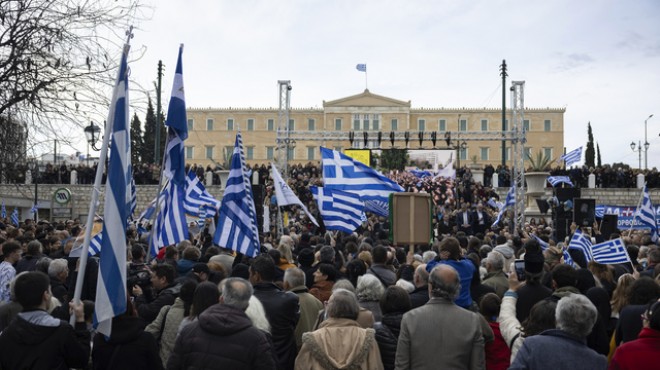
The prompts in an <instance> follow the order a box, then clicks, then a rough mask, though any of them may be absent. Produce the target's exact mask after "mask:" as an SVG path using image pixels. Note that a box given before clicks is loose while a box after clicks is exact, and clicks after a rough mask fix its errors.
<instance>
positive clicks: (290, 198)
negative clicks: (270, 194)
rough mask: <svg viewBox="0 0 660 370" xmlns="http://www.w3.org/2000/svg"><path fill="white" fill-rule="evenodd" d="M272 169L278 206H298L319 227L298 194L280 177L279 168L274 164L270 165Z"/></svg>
mask: <svg viewBox="0 0 660 370" xmlns="http://www.w3.org/2000/svg"><path fill="white" fill-rule="evenodd" d="M270 169H271V171H272V175H273V187H274V188H275V197H276V198H277V206H278V207H282V206H288V205H296V206H299V207H300V208H302V210H303V212H305V214H306V215H307V217H308V218H309V220H310V221H312V223H314V225H316V226H319V223H318V222H317V221H316V219H315V218H314V216H312V214H311V213H309V210H307V207H305V205H304V204H303V202H301V201H300V199H298V197H297V196H296V194H295V193H294V192H293V190H291V188H290V187H289V185H287V184H286V182H285V181H284V179H283V178H282V175H280V172H279V171H278V170H277V167H275V165H274V164H273V163H271V164H270Z"/></svg>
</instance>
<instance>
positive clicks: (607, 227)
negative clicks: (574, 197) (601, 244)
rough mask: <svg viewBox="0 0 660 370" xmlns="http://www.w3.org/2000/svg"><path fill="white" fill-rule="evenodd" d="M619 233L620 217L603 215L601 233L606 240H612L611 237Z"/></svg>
mask: <svg viewBox="0 0 660 370" xmlns="http://www.w3.org/2000/svg"><path fill="white" fill-rule="evenodd" d="M618 232H619V216H617V215H603V220H602V221H601V222H600V233H601V234H602V235H603V238H604V239H605V240H609V239H610V235H612V234H615V233H618Z"/></svg>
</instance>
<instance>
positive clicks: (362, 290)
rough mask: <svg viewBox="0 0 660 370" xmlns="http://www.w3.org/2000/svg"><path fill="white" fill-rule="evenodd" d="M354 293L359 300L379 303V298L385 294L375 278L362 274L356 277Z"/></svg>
mask: <svg viewBox="0 0 660 370" xmlns="http://www.w3.org/2000/svg"><path fill="white" fill-rule="evenodd" d="M355 292H356V294H357V296H358V298H359V299H360V300H363V301H380V298H381V297H382V296H383V294H385V288H384V287H383V283H381V282H380V280H378V278H377V277H375V276H373V275H371V274H364V275H362V276H358V280H357V289H356V290H355Z"/></svg>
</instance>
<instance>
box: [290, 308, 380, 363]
mask: <svg viewBox="0 0 660 370" xmlns="http://www.w3.org/2000/svg"><path fill="white" fill-rule="evenodd" d="M295 369H296V370H326V369H354V370H358V369H361V370H381V369H383V364H382V362H381V359H380V352H379V350H378V344H377V343H376V340H375V335H374V330H373V329H363V328H361V327H360V326H359V325H358V323H357V322H356V321H355V320H350V319H336V318H329V319H327V320H325V321H324V322H323V323H322V324H321V327H320V328H319V329H318V330H316V331H313V332H311V333H305V334H303V345H302V348H301V349H300V353H299V354H298V357H297V358H296V364H295Z"/></svg>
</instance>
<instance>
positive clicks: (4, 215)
mask: <svg viewBox="0 0 660 370" xmlns="http://www.w3.org/2000/svg"><path fill="white" fill-rule="evenodd" d="M0 217H2V218H7V208H6V207H5V200H4V199H3V200H2V209H0Z"/></svg>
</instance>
